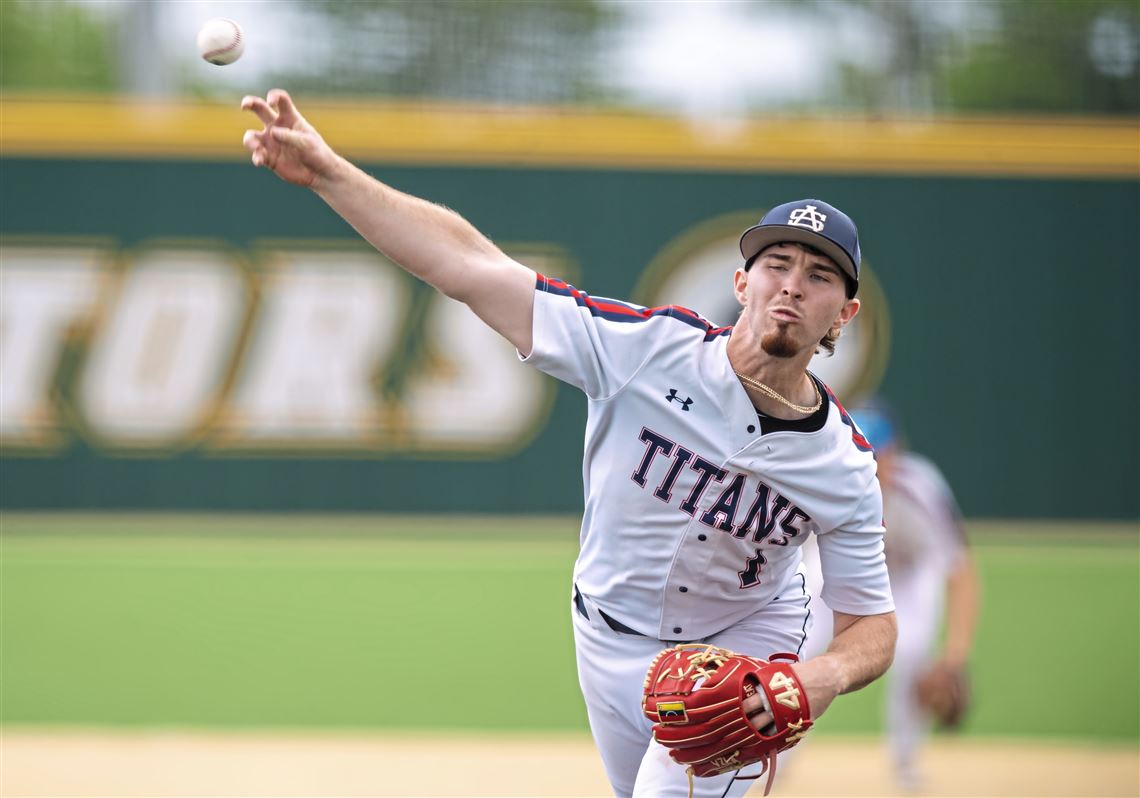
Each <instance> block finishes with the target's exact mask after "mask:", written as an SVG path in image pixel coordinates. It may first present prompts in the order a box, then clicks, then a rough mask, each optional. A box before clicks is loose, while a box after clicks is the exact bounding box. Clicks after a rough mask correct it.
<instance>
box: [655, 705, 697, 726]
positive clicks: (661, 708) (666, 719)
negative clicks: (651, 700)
mask: <svg viewBox="0 0 1140 798" xmlns="http://www.w3.org/2000/svg"><path fill="white" fill-rule="evenodd" d="M657 718H658V719H659V720H660V721H661V722H662V723H688V722H689V716H688V714H687V713H686V712H685V704H684V702H682V701H659V702H658V703H657Z"/></svg>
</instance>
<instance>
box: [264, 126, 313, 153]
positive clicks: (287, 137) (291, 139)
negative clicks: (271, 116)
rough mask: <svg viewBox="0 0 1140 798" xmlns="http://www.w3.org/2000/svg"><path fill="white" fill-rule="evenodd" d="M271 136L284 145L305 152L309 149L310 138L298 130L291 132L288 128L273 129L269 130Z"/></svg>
mask: <svg viewBox="0 0 1140 798" xmlns="http://www.w3.org/2000/svg"><path fill="white" fill-rule="evenodd" d="M269 135H271V136H273V138H275V139H277V140H278V141H280V142H281V143H283V144H290V145H292V146H294V147H297V148H298V149H302V150H305V149H308V148H309V139H308V137H307V136H306V135H305V134H304V133H301V132H300V131H297V130H290V129H289V128H287V127H271V128H270V129H269Z"/></svg>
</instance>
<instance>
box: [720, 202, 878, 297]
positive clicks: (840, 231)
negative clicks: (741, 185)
mask: <svg viewBox="0 0 1140 798" xmlns="http://www.w3.org/2000/svg"><path fill="white" fill-rule="evenodd" d="M785 241H793V242H795V243H798V244H807V245H808V246H812V247H815V248H816V249H818V250H819V251H820V252H823V253H824V254H825V255H827V256H828V257H829V258H831V259H832V260H833V261H835V263H836V264H837V265H838V266H839V268H840V269H842V270H843V272H844V273H845V274H846V275H847V286H848V288H847V295H848V296H855V292H856V291H858V290H859V261H860V255H859V231H858V230H857V229H856V228H855V222H853V221H851V217H850V216H848V215H847V214H845V213H844V212H843V211H841V210H839V209H838V208H836V207H835V206H834V205H829V204H828V203H826V202H824V201H823V200H817V199H805V200H796V201H795V202H785V203H784V204H783V205H777V206H776V207H775V208H773V209H772V210H770V211H768V212H767V213H766V214H764V218H763V219H761V220H760V224H758V225H756V226H755V227H749V228H748V229H747V230H745V231H744V235H742V236H741V237H740V254H741V255H743V256H744V260H745V262H750V261H752V259H753V258H755V257H756V256H757V255H759V254H760V253H761V252H763V251H764V250H765V249H767V248H768V247H770V246H772V245H773V244H780V243H783V242H785Z"/></svg>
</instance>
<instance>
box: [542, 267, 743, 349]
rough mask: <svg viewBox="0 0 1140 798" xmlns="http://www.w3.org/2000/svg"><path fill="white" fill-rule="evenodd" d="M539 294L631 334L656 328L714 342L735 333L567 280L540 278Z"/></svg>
mask: <svg viewBox="0 0 1140 798" xmlns="http://www.w3.org/2000/svg"><path fill="white" fill-rule="evenodd" d="M535 288H536V290H537V291H538V292H540V293H544V294H548V295H550V296H551V297H555V298H559V299H562V300H564V301H565V302H566V304H567V306H569V305H570V304H571V303H573V306H575V307H577V308H578V309H580V310H581V311H583V312H586V313H588V314H589V315H590V316H591V317H592V318H593V319H595V320H597V321H600V322H603V323H609V324H611V325H628V326H629V331H631V332H632V331H635V330H641V329H649V328H653V329H654V333H655V334H672V335H674V336H678V337H692V338H695V339H696V340H702V341H713V340H716V339H717V338H720V337H722V336H726V335H728V334H730V333H731V332H732V328H731V327H718V326H716V325H715V324H713V323H712V322H710V321H709V320H708V319H706V318H705V317H704V316H702V315H701V314H699V313H697V312H696V311H695V310H691V309H689V308H686V307H683V306H682V305H660V306H657V307H646V306H644V305H638V304H635V303H633V302H628V301H625V300H621V299H612V298H610V297H604V296H592V295H590V294H588V293H587V292H585V291H583V290H581V289H580V288H576V287H575V286H573V285H571V284H570V283H568V282H566V281H565V280H560V279H558V278H556V277H547V276H545V275H543V274H539V275H538V280H537V284H536V286H535Z"/></svg>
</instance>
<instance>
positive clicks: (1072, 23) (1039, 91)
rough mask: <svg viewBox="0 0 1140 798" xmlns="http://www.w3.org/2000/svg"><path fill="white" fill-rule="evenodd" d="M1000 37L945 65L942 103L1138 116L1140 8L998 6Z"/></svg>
mask: <svg viewBox="0 0 1140 798" xmlns="http://www.w3.org/2000/svg"><path fill="white" fill-rule="evenodd" d="M997 12H998V15H999V19H1000V25H1001V38H1000V40H997V41H990V42H986V43H985V44H984V45H981V46H978V47H974V48H972V49H971V51H970V53H969V57H968V58H965V59H963V60H962V61H960V62H958V63H951V64H949V65H947V68H946V70H945V74H944V76H943V81H944V85H945V86H946V91H947V100H948V102H949V104H950V105H952V106H953V107H954V108H956V109H960V110H967V111H986V112H995V111H1004V110H1008V109H1016V110H1018V111H1030V112H1049V113H1089V112H1096V113H1130V114H1135V113H1137V112H1140V4H1138V3H1136V2H1121V1H1120V0H1080V1H1079V2H1077V1H1076V0H1049V1H1047V2H1042V0H1002V2H1000V3H998V4H997Z"/></svg>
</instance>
